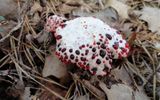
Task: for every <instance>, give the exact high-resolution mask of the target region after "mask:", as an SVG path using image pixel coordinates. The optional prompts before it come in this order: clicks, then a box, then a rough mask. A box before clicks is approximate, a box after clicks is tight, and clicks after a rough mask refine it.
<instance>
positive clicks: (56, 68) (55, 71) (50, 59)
mask: <svg viewBox="0 0 160 100" xmlns="http://www.w3.org/2000/svg"><path fill="white" fill-rule="evenodd" d="M51 48H53V49H54V48H55V47H51ZM51 52H52V55H49V56H47V57H46V60H45V65H44V69H43V72H42V75H43V77H47V76H50V75H53V76H55V77H57V78H62V77H64V76H66V75H67V67H66V65H65V64H63V63H62V62H61V61H60V60H59V59H58V57H57V56H56V55H55V53H54V52H55V51H51Z"/></svg>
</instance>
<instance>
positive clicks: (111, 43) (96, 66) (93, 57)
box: [46, 15, 129, 75]
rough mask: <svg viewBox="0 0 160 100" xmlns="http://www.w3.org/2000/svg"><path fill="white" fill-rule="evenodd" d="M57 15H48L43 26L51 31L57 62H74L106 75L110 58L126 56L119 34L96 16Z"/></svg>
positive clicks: (126, 45)
mask: <svg viewBox="0 0 160 100" xmlns="http://www.w3.org/2000/svg"><path fill="white" fill-rule="evenodd" d="M58 18H60V19H61V17H57V18H56V20H55V15H54V16H50V17H49V18H48V20H47V24H46V26H47V29H49V30H50V31H53V32H54V36H55V37H56V41H57V47H56V54H57V55H58V57H59V58H60V60H61V61H63V62H66V63H67V62H71V63H76V64H77V66H79V67H81V68H83V69H85V70H89V71H90V72H91V73H92V74H96V75H106V70H109V69H110V68H111V64H112V59H118V58H121V57H126V56H127V55H128V52H129V46H128V43H126V41H125V40H124V39H123V38H122V36H121V34H120V33H119V32H117V30H115V29H113V28H111V27H110V26H108V25H107V24H106V23H104V22H103V21H101V20H100V19H97V18H94V17H79V18H75V19H73V20H69V21H66V22H63V21H62V20H61V21H57V19H58ZM58 22H59V24H58V26H57V24H56V25H55V23H58ZM55 26H56V28H55ZM52 27H54V28H52ZM53 29H54V30H53Z"/></svg>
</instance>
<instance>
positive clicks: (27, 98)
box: [21, 87, 32, 100]
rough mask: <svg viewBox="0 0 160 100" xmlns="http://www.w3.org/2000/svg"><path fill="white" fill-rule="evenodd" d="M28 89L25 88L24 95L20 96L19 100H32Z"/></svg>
mask: <svg viewBox="0 0 160 100" xmlns="http://www.w3.org/2000/svg"><path fill="white" fill-rule="evenodd" d="M30 96H31V91H30V87H25V89H24V93H23V94H22V95H21V100H32V99H31V97H30Z"/></svg>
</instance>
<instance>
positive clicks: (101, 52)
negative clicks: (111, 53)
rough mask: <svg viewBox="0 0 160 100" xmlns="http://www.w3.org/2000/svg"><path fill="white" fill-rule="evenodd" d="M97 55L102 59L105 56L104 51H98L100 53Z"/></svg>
mask: <svg viewBox="0 0 160 100" xmlns="http://www.w3.org/2000/svg"><path fill="white" fill-rule="evenodd" d="M99 55H100V56H101V57H102V58H104V57H105V55H106V51H104V50H100V51H99Z"/></svg>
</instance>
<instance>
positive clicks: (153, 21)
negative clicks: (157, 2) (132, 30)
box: [135, 6, 160, 34]
mask: <svg viewBox="0 0 160 100" xmlns="http://www.w3.org/2000/svg"><path fill="white" fill-rule="evenodd" d="M135 13H136V14H137V15H141V16H140V19H142V20H144V21H146V22H147V23H148V25H149V29H150V30H151V31H152V32H157V33H158V34H160V23H159V22H160V9H159V8H154V7H147V6H145V7H144V8H143V9H142V10H141V11H135Z"/></svg>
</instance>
